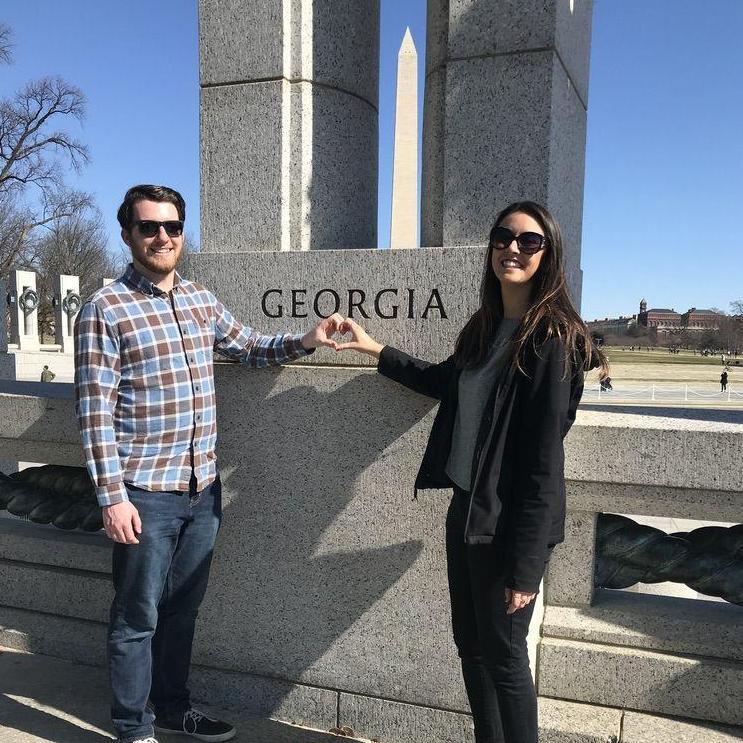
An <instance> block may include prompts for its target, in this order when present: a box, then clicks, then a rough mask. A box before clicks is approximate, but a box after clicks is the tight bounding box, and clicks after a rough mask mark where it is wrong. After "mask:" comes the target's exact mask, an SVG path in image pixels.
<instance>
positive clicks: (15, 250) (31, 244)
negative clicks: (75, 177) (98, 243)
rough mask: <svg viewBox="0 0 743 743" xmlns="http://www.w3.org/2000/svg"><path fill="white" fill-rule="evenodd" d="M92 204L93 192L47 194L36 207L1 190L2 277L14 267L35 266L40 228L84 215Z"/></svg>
mask: <svg viewBox="0 0 743 743" xmlns="http://www.w3.org/2000/svg"><path fill="white" fill-rule="evenodd" d="M91 206H92V199H91V197H90V195H89V194H86V193H82V192H80V191H64V190H63V191H52V192H49V193H44V194H42V198H41V199H40V202H39V204H38V206H37V207H36V208H35V209H32V208H30V207H24V206H23V205H22V204H21V202H19V201H18V199H16V198H14V196H13V194H11V193H5V194H3V193H1V192H0V277H3V276H5V275H7V273H8V271H10V269H11V268H12V267H13V266H19V267H22V268H32V267H33V264H34V261H35V257H36V254H35V250H36V245H37V244H38V241H37V240H35V239H34V232H35V231H36V229H37V228H39V227H46V226H47V225H50V224H52V223H54V222H59V221H60V220H63V219H66V218H68V217H72V216H74V215H75V214H80V213H81V212H84V210H86V209H88V208H89V207H91Z"/></svg>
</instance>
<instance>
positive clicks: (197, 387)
mask: <svg viewBox="0 0 743 743" xmlns="http://www.w3.org/2000/svg"><path fill="white" fill-rule="evenodd" d="M194 389H195V390H196V391H197V392H198V391H199V390H200V389H201V387H199V385H198V384H197V385H196V386H195V387H194Z"/></svg>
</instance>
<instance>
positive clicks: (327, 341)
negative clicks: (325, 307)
mask: <svg viewBox="0 0 743 743" xmlns="http://www.w3.org/2000/svg"><path fill="white" fill-rule="evenodd" d="M342 322H343V316H342V315H339V314H338V313H337V312H336V313H335V314H333V315H331V316H330V317H326V318H325V319H324V320H321V321H320V322H319V323H317V325H315V327H314V328H312V330H310V331H309V332H308V333H305V334H304V335H303V336H302V345H303V346H304V348H305V349H306V350H307V351H310V350H311V349H313V348H317V347H318V346H327V347H328V348H332V349H334V350H336V351H337V350H338V344H337V343H336V342H335V341H334V340H333V339H332V338H331V336H332V335H333V334H334V333H337V332H338V330H339V328H340V325H341V323H342Z"/></svg>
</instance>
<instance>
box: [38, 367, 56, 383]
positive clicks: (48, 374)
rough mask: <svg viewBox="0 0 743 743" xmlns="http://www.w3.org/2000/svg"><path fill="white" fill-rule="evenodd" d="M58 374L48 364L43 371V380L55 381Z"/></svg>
mask: <svg viewBox="0 0 743 743" xmlns="http://www.w3.org/2000/svg"><path fill="white" fill-rule="evenodd" d="M56 376H57V375H56V374H55V373H54V372H53V371H52V370H51V369H50V368H49V367H48V366H46V364H45V365H44V369H43V370H42V372H41V381H42V382H51V381H53V379H54V377H56Z"/></svg>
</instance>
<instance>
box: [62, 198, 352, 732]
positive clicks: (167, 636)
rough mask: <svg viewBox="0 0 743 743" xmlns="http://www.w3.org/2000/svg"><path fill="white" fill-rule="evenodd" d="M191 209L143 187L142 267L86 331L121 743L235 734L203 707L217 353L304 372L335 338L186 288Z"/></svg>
mask: <svg viewBox="0 0 743 743" xmlns="http://www.w3.org/2000/svg"><path fill="white" fill-rule="evenodd" d="M185 217H186V207H185V203H184V201H183V198H182V197H181V195H180V194H179V193H178V192H177V191H174V190H172V189H170V188H166V187H163V186H146V185H145V186H134V187H133V188H131V189H129V191H128V192H127V193H126V196H125V197H124V202H123V203H122V205H121V207H120V208H119V212H118V220H119V224H120V225H121V237H122V239H123V240H124V242H125V243H126V244H127V245H128V246H129V248H130V249H131V253H132V262H131V264H130V265H129V266H128V268H127V269H126V272H125V273H124V275H123V276H122V277H121V278H120V279H119V280H118V281H115V282H114V283H112V284H109V285H108V286H107V287H104V288H103V289H100V290H99V291H98V292H96V294H94V295H93V297H92V298H91V299H90V300H89V301H88V302H86V303H85V304H84V305H83V307H82V308H81V310H80V313H79V315H78V318H77V321H76V324H75V367H76V368H75V390H76V412H77V416H78V421H79V424H80V428H81V432H82V439H83V446H84V449H85V455H86V461H87V465H88V470H89V472H90V475H91V477H92V479H93V482H94V484H95V488H96V493H97V496H98V501H99V503H100V505H101V507H102V509H103V524H104V528H105V530H106V534H107V535H108V536H109V537H110V538H111V539H113V540H114V542H115V545H114V550H113V582H114V588H115V598H114V601H113V605H112V607H111V616H110V624H109V632H108V657H109V674H110V681H111V689H112V693H113V703H112V710H111V711H112V719H113V723H114V727H115V728H116V732H117V734H118V737H119V741H120V742H121V743H134V742H137V743H153V741H154V742H155V743H157V742H156V741H155V738H154V737H153V735H154V734H155V730H157V731H160V732H174V733H181V734H183V733H186V734H189V735H191V736H193V737H195V738H197V739H198V740H202V741H225V740H229V739H231V738H232V737H234V735H235V729H234V728H233V727H232V726H231V725H229V724H228V723H225V722H222V721H220V720H214V719H211V718H209V717H207V716H206V715H204V714H203V713H201V712H199V711H198V710H196V709H193V708H192V707H191V704H190V699H189V692H188V688H187V681H188V669H189V664H190V660H191V648H192V644H193V634H194V626H195V622H196V614H197V612H198V608H199V604H200V603H201V600H202V598H203V596H204V592H205V591H206V585H207V580H208V576H209V567H210V563H211V556H212V549H213V546H214V542H215V539H216V536H217V531H218V529H219V523H220V519H221V485H220V480H219V476H218V473H217V469H216V459H215V454H214V445H215V440H216V417H215V398H214V377H213V369H212V352H213V350H214V349H216V350H218V351H219V352H220V353H222V354H226V355H228V356H230V357H232V358H234V359H237V360H239V361H241V362H242V363H244V364H245V365H246V366H249V367H259V366H266V365H268V364H279V363H284V362H287V361H292V360H294V359H298V358H300V357H301V356H304V355H306V354H308V353H311V352H312V351H313V350H314V349H315V348H316V347H317V346H329V347H332V348H335V347H336V344H335V342H334V341H332V340H331V339H330V336H331V335H332V334H333V333H334V332H335V331H336V330H337V328H338V324H339V322H340V321H341V318H340V316H338V315H334V316H332V317H330V318H328V319H326V320H323V321H322V322H320V323H319V325H317V326H316V327H315V328H314V329H313V330H311V331H310V332H309V333H307V334H306V335H290V334H285V335H277V336H264V335H259V334H258V333H257V332H256V331H254V330H252V329H251V328H249V327H245V326H243V325H241V324H240V323H239V322H237V321H236V320H235V319H234V318H233V317H232V315H231V314H230V313H229V312H228V310H227V309H226V308H225V307H224V306H223V305H222V304H221V303H220V302H219V301H218V300H217V299H216V298H215V297H214V295H213V294H212V293H211V292H210V291H208V290H207V289H205V288H204V287H202V286H200V285H198V284H195V283H193V282H191V281H187V280H185V279H183V278H181V277H180V276H179V275H178V273H177V272H176V265H177V264H178V259H179V257H180V254H181V251H182V249H183V222H184V220H185Z"/></svg>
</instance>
